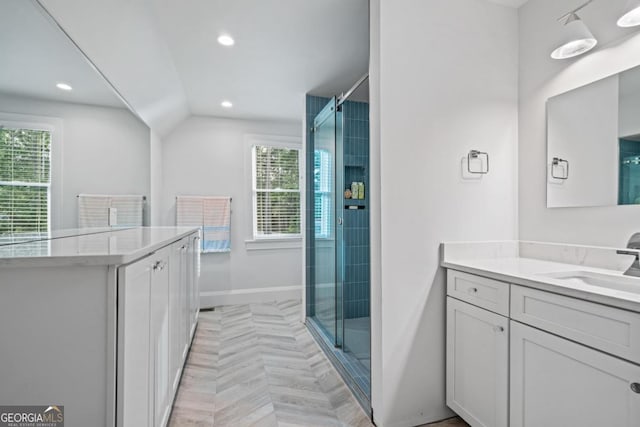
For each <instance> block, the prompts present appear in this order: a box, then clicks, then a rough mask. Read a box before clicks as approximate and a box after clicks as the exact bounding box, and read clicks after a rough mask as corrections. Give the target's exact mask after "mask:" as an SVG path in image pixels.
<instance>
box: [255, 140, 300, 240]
mask: <svg viewBox="0 0 640 427" xmlns="http://www.w3.org/2000/svg"><path fill="white" fill-rule="evenodd" d="M252 158H253V217H254V220H253V222H254V224H253V234H254V237H255V238H256V239H259V238H283V237H300V168H299V159H300V150H298V149H296V148H288V147H278V146H267V145H254V146H253V148H252Z"/></svg>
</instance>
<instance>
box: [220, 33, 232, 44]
mask: <svg viewBox="0 0 640 427" xmlns="http://www.w3.org/2000/svg"><path fill="white" fill-rule="evenodd" d="M218 43H220V44H221V45H222V46H233V45H234V44H235V41H234V40H233V37H231V36H230V35H228V34H223V35H221V36H220V37H218Z"/></svg>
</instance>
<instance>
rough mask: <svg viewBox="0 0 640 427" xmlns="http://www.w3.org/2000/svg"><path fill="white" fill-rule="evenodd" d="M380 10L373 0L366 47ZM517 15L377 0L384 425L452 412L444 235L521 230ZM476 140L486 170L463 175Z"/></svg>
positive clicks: (497, 9) (379, 382)
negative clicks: (483, 153)
mask: <svg viewBox="0 0 640 427" xmlns="http://www.w3.org/2000/svg"><path fill="white" fill-rule="evenodd" d="M373 3H377V2H373ZM377 13H378V11H377V5H375V4H372V34H373V38H372V43H373V45H372V48H373V49H375V42H374V41H373V40H374V39H375V38H377V34H376V33H377V31H378V29H377V28H375V27H376V26H377V25H378V23H377V22H376V21H377V16H376V15H377ZM517 24H518V19H517V11H516V10H515V9H512V8H507V7H503V6H500V5H496V4H494V3H490V2H488V1H486V0H458V1H455V2H453V1H451V0H431V1H422V0H380V9H379V55H380V59H379V61H380V67H379V69H377V67H376V65H377V64H376V62H377V61H376V59H377V58H376V56H377V53H375V52H373V51H372V65H371V77H372V82H371V83H372V110H371V111H372V117H371V122H372V124H373V126H372V140H371V144H372V145H371V150H372V153H371V164H372V177H374V176H375V175H376V170H377V169H378V161H379V173H380V182H379V188H375V186H376V185H378V183H377V182H376V180H373V179H372V183H371V185H370V191H369V194H372V193H374V194H373V195H372V202H373V203H374V205H373V209H376V208H377V206H376V205H377V202H376V201H375V200H376V199H377V197H380V204H381V214H380V215H381V216H380V217H379V218H378V217H377V216H375V215H372V229H373V231H372V239H371V243H372V260H371V264H372V266H377V265H379V270H378V267H374V269H373V272H372V301H373V312H372V316H373V319H372V326H373V334H374V336H373V337H372V346H373V347H372V348H373V351H374V358H373V360H372V362H373V391H372V392H373V402H374V403H373V406H374V407H373V409H374V417H375V421H376V423H377V424H378V425H379V426H384V427H389V426H413V425H418V424H422V423H426V422H430V421H436V420H440V419H443V418H446V417H448V416H451V415H452V413H451V411H449V410H448V409H447V408H446V406H445V336H444V332H445V275H444V271H443V269H441V268H440V267H439V245H440V243H441V242H443V241H447V240H488V239H491V240H493V239H514V238H516V236H517V193H516V190H517V183H516V180H517V164H516V161H517V121H518V116H517V96H518V93H517V87H518V83H517V80H518V74H517V73H518V68H517V47H518V46H517V34H518V29H517ZM378 84H379V92H378V88H377V86H378ZM374 103H375V104H377V106H376V105H373V104H374ZM378 107H379V109H380V110H379V112H378V111H377V108H378ZM378 121H379V124H380V140H379V141H380V142H379V153H375V150H376V149H377V145H378V143H377V138H378V135H377V129H376V123H377V122H378ZM471 149H478V150H482V151H486V152H488V153H489V154H490V156H491V172H490V173H489V174H488V175H485V176H484V177H482V178H481V179H463V178H462V169H463V167H465V164H464V163H463V158H466V155H467V153H468V152H469V150H471ZM376 193H377V194H376ZM372 212H373V210H372ZM378 223H379V224H380V233H381V234H380V238H379V239H378V236H377V235H376V231H375V229H376V227H377V226H378ZM377 351H380V352H381V360H380V359H378V357H377V356H376V352H377Z"/></svg>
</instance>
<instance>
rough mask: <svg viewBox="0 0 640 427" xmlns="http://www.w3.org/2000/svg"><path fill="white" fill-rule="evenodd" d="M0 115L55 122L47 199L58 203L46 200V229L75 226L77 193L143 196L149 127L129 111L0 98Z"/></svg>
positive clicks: (146, 186) (145, 192) (146, 189)
mask: <svg viewBox="0 0 640 427" xmlns="http://www.w3.org/2000/svg"><path fill="white" fill-rule="evenodd" d="M0 113H13V114H21V115H35V116H46V117H50V118H57V119H60V120H61V124H62V129H61V131H62V132H61V137H62V147H63V149H62V152H61V163H62V165H61V166H62V167H61V168H59V167H58V166H60V165H58V166H56V165H52V170H53V175H52V193H53V194H52V197H54V196H55V195H56V194H59V195H60V200H55V201H53V200H52V207H53V206H54V205H55V206H56V208H55V209H52V212H51V216H52V218H51V226H52V228H76V227H77V226H78V212H77V209H78V207H77V206H78V205H77V200H76V196H77V195H78V194H80V193H95V194H143V195H149V185H150V184H149V180H150V173H149V128H148V127H147V126H146V125H145V124H144V123H142V122H141V121H140V120H138V119H137V118H136V117H135V116H134V115H133V114H131V113H130V112H129V110H127V109H124V108H110V107H96V106H91V105H81V104H71V103H63V102H51V101H41V100H35V99H29V98H22V97H15V96H9V95H0ZM53 144H55V141H53ZM53 150H56V147H52V151H53ZM60 177H61V178H62V180H60ZM53 185H56V186H57V187H58V188H57V189H54V188H53Z"/></svg>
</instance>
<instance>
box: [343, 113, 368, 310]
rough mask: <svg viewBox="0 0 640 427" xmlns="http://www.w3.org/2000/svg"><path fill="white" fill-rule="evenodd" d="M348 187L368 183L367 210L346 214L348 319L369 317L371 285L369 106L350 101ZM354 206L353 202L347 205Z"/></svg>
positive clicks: (346, 154) (346, 153)
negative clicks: (351, 204) (357, 183)
mask: <svg viewBox="0 0 640 427" xmlns="http://www.w3.org/2000/svg"><path fill="white" fill-rule="evenodd" d="M343 117H344V164H345V181H344V182H345V187H347V188H348V187H350V185H351V182H354V181H356V182H364V187H365V188H364V193H365V198H364V200H362V201H358V202H357V204H359V205H360V204H362V205H363V206H364V207H365V209H358V210H351V209H345V210H344V228H343V229H344V241H345V259H344V264H345V277H344V317H345V318H346V319H352V318H357V317H368V316H369V315H370V314H369V306H370V285H369V283H370V281H369V270H370V268H369V267H370V264H369V251H370V245H369V203H368V191H369V105H368V104H367V103H362V102H352V101H347V102H345V103H344V104H343ZM346 203H353V202H346Z"/></svg>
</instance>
